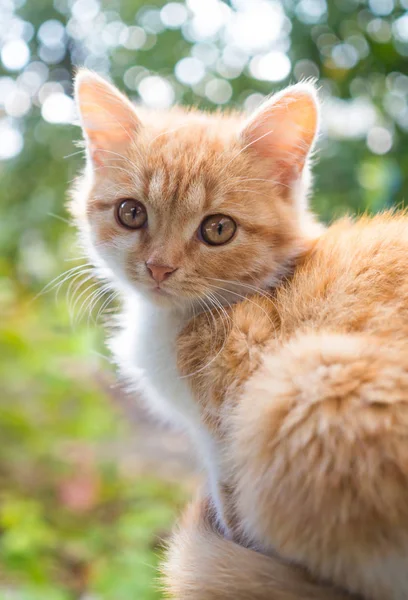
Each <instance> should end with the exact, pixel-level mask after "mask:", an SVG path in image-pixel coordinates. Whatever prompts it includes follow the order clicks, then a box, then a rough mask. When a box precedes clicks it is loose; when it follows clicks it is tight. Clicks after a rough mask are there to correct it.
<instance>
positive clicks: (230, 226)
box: [200, 215, 237, 246]
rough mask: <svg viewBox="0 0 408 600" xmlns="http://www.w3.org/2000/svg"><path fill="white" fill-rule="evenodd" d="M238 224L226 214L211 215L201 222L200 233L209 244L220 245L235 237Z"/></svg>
mask: <svg viewBox="0 0 408 600" xmlns="http://www.w3.org/2000/svg"><path fill="white" fill-rule="evenodd" d="M236 230H237V224H236V223H235V221H234V220H233V219H231V217H227V216H226V215H210V216H209V217H206V218H205V219H204V221H203V222H202V223H201V227H200V233H201V235H202V238H203V240H204V241H205V242H207V244H210V245H211V246H220V245H221V244H226V243H227V242H229V241H230V240H232V238H233V237H234V234H235V232H236Z"/></svg>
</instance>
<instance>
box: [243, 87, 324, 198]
mask: <svg viewBox="0 0 408 600" xmlns="http://www.w3.org/2000/svg"><path fill="white" fill-rule="evenodd" d="M318 122H319V102H318V97H317V93H316V89H315V87H314V85H312V84H311V83H298V84H296V85H293V86H291V87H288V88H286V89H284V90H283V91H282V92H280V93H278V94H275V95H274V96H272V98H270V99H269V100H267V101H266V102H265V103H264V104H263V105H262V106H261V107H260V108H259V109H258V110H257V111H256V112H255V114H254V115H252V117H251V118H250V119H249V121H248V122H247V123H246V125H245V127H244V129H243V131H242V132H241V139H242V142H243V144H244V145H245V148H244V149H248V150H249V151H251V152H254V153H256V154H257V155H258V157H260V158H262V159H264V160H265V161H267V162H270V164H271V169H273V174H274V177H275V178H276V180H277V181H280V182H281V183H282V184H283V185H284V186H285V187H287V188H290V186H291V185H292V184H293V182H294V181H295V180H297V179H298V178H299V177H300V175H301V173H302V171H303V168H304V166H305V164H306V162H307V158H308V156H309V154H310V153H311V151H312V149H313V145H314V142H315V140H316V135H317V130H318Z"/></svg>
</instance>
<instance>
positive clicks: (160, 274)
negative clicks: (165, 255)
mask: <svg viewBox="0 0 408 600" xmlns="http://www.w3.org/2000/svg"><path fill="white" fill-rule="evenodd" d="M146 267H147V269H148V271H149V273H150V275H151V276H152V277H153V279H154V280H155V281H156V282H157V283H161V282H162V281H164V280H165V279H167V278H168V277H169V276H170V275H171V274H172V273H174V271H177V267H169V266H168V265H155V264H154V263H151V262H149V261H148V262H147V263H146Z"/></svg>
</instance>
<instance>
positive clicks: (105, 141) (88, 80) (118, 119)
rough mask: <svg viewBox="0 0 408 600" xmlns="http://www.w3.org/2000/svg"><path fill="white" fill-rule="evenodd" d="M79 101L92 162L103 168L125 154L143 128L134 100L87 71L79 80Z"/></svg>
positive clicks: (76, 88) (81, 120)
mask: <svg viewBox="0 0 408 600" xmlns="http://www.w3.org/2000/svg"><path fill="white" fill-rule="evenodd" d="M75 100H76V104H77V109H78V112H79V117H80V122H81V126H82V130H83V132H84V137H85V141H86V144H87V149H88V152H89V156H90V158H91V160H92V162H93V163H94V164H97V165H102V164H104V163H107V162H108V161H109V158H110V159H112V157H113V156H114V154H115V153H116V154H121V153H123V150H124V148H125V147H126V146H127V145H128V144H129V143H131V142H132V141H133V139H134V135H135V133H136V132H137V130H138V129H139V127H140V121H139V119H138V117H137V115H136V110H135V108H134V106H133V104H132V103H131V102H130V100H129V99H128V98H126V96H124V95H123V94H121V92H119V90H118V89H117V88H116V87H114V86H113V85H111V84H110V83H108V82H107V81H105V79H103V78H102V77H100V76H99V75H97V74H96V73H93V72H92V71H88V70H87V69H81V70H80V71H79V72H78V74H77V76H76V78H75Z"/></svg>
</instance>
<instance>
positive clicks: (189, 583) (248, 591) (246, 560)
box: [163, 502, 356, 600]
mask: <svg viewBox="0 0 408 600" xmlns="http://www.w3.org/2000/svg"><path fill="white" fill-rule="evenodd" d="M163 575H164V580H165V587H166V592H167V595H168V597H170V598H174V599H176V600H351V598H354V599H355V598H356V597H355V596H350V595H349V594H347V593H346V592H342V591H340V590H337V589H335V588H333V587H329V586H327V585H324V584H318V583H315V582H313V581H312V580H311V578H310V576H309V575H308V574H307V572H306V571H304V570H303V569H300V568H299V567H296V566H294V565H290V564H285V563H284V562H283V561H281V560H280V559H279V558H275V557H267V556H263V555H262V554H258V553H257V552H254V551H253V550H249V549H247V548H244V547H241V546H238V545H237V544H235V543H234V542H230V541H228V540H226V539H224V538H223V537H221V535H220V534H219V533H218V532H217V530H216V528H215V527H214V526H213V519H212V517H211V511H210V510H209V508H208V504H207V503H206V502H196V503H195V504H193V505H192V506H191V507H190V508H189V510H188V511H187V513H186V514H185V516H184V518H183V520H182V523H181V525H180V527H179V529H178V531H177V532H176V533H175V534H174V536H173V539H172V541H171V543H170V546H169V549H168V552H167V560H166V562H165V564H164V566H163Z"/></svg>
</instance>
